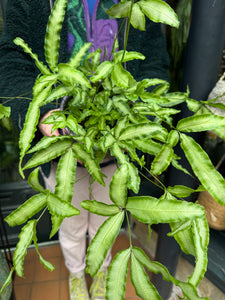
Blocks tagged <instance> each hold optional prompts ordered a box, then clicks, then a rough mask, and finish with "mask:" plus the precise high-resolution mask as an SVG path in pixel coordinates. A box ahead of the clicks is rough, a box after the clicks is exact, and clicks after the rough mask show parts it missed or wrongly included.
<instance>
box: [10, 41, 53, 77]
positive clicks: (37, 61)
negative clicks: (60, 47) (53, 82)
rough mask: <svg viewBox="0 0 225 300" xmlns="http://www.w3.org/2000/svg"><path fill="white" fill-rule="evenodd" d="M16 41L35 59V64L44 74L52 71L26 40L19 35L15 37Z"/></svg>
mask: <svg viewBox="0 0 225 300" xmlns="http://www.w3.org/2000/svg"><path fill="white" fill-rule="evenodd" d="M14 43H15V44H16V45H17V46H20V47H22V48H23V51H24V52H25V53H28V54H30V57H31V58H33V59H34V61H35V64H36V66H37V67H38V69H39V70H40V71H41V73H42V74H45V75H47V74H51V72H50V71H49V69H48V68H47V67H46V66H45V65H44V64H43V62H41V61H40V60H39V59H38V56H37V54H35V53H33V52H32V50H31V48H30V47H29V46H28V45H27V44H26V43H25V42H24V40H23V39H21V38H19V37H17V38H15V39H14Z"/></svg>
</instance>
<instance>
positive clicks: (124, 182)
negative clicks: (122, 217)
mask: <svg viewBox="0 0 225 300" xmlns="http://www.w3.org/2000/svg"><path fill="white" fill-rule="evenodd" d="M128 180H129V172H128V164H122V165H121V166H120V167H119V168H118V169H117V170H116V171H115V173H114V174H113V176H112V179H111V182H110V186H109V195H110V199H111V200H112V201H113V202H114V203H115V204H117V205H118V206H120V207H123V208H124V207H125V206H126V202H127V186H128Z"/></svg>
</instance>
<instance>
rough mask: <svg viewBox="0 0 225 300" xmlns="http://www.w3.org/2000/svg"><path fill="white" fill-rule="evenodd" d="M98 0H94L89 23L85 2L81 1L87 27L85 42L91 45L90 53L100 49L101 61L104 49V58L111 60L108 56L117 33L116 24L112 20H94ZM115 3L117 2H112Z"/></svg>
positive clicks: (84, 0)
mask: <svg viewBox="0 0 225 300" xmlns="http://www.w3.org/2000/svg"><path fill="white" fill-rule="evenodd" d="M99 2H100V0H96V2H95V6H94V10H93V15H92V20H91V21H90V14H89V9H88V3H87V0H82V3H83V6H84V16H85V21H86V25H87V40H88V42H91V43H92V47H91V49H90V51H95V50H96V49H98V48H101V50H102V54H101V59H102V58H103V55H104V50H105V47H106V51H107V53H106V57H107V58H111V57H110V54H111V51H112V48H113V43H114V38H115V36H116V35H117V33H118V24H117V21H116V20H112V19H100V20H96V15H97V9H98V6H99ZM114 2H115V3H117V0H116V1H114Z"/></svg>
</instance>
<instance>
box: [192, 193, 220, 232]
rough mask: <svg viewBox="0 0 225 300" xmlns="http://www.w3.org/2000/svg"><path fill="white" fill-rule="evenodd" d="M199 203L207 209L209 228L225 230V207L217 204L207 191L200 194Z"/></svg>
mask: <svg viewBox="0 0 225 300" xmlns="http://www.w3.org/2000/svg"><path fill="white" fill-rule="evenodd" d="M198 202H199V204H201V205H202V206H204V208H205V211H206V218H207V221H208V224H209V227H211V228H213V229H217V230H225V206H223V205H220V204H219V203H218V202H216V201H215V200H214V198H213V197H212V196H211V195H210V194H209V193H208V192H207V191H204V192H201V193H200V194H199V197H198Z"/></svg>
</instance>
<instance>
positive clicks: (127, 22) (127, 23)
mask: <svg viewBox="0 0 225 300" xmlns="http://www.w3.org/2000/svg"><path fill="white" fill-rule="evenodd" d="M133 4H134V0H132V1H131V7H130V12H129V17H127V18H126V24H125V29H124V49H123V56H122V61H123V59H124V56H125V53H126V50H127V42H128V36H129V31H130V19H131V13H132V8H133Z"/></svg>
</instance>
